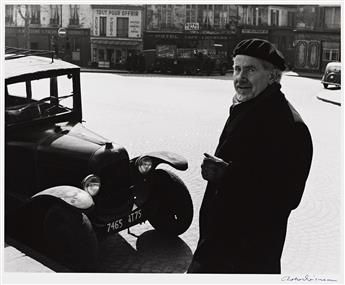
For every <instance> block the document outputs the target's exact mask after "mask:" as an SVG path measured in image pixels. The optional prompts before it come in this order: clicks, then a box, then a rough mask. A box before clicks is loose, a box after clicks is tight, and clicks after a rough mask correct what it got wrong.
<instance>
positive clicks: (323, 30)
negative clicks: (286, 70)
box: [294, 5, 341, 71]
mask: <svg viewBox="0 0 345 285" xmlns="http://www.w3.org/2000/svg"><path fill="white" fill-rule="evenodd" d="M340 15H341V12H340V6H329V5H327V6H322V5H317V6H316V5H315V6H298V7H297V16H296V17H297V22H296V29H295V30H294V34H295V65H294V67H295V69H296V70H312V71H324V69H325V67H326V65H327V63H328V62H330V61H340V58H341V53H340V51H341V49H340V42H341V41H340V22H341V21H340Z"/></svg>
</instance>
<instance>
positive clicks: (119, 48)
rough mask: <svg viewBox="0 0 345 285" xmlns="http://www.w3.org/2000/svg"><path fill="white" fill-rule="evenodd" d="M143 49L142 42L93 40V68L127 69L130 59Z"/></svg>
mask: <svg viewBox="0 0 345 285" xmlns="http://www.w3.org/2000/svg"><path fill="white" fill-rule="evenodd" d="M141 49H142V40H141V39H139V40H119V39H109V38H107V39H99V38H91V50H92V66H93V67H97V68H119V69H127V65H128V61H129V59H130V58H131V57H132V56H133V55H134V54H137V53H138V52H139V51H141Z"/></svg>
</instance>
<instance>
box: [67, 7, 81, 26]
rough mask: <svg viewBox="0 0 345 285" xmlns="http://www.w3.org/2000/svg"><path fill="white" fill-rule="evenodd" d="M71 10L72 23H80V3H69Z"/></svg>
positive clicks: (70, 21)
mask: <svg viewBox="0 0 345 285" xmlns="http://www.w3.org/2000/svg"><path fill="white" fill-rule="evenodd" d="M69 10H70V18H69V24H70V25H79V5H69Z"/></svg>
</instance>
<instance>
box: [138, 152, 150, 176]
mask: <svg viewBox="0 0 345 285" xmlns="http://www.w3.org/2000/svg"><path fill="white" fill-rule="evenodd" d="M136 164H137V166H138V170H139V172H140V173H141V174H143V175H146V174H147V173H149V172H150V170H151V168H152V165H153V163H152V159H151V158H150V157H148V156H143V157H140V158H138V160H137V161H136Z"/></svg>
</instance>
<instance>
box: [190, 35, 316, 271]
mask: <svg viewBox="0 0 345 285" xmlns="http://www.w3.org/2000/svg"><path fill="white" fill-rule="evenodd" d="M233 58H234V74H233V79H234V87H235V90H236V94H235V96H234V98H233V105H232V106H231V108H230V116H229V118H228V120H227V122H226V124H225V127H224V129H223V132H222V134H221V136H220V139H219V144H218V146H217V149H216V151H215V155H214V156H212V155H209V154H205V157H204V160H203V164H202V166H201V169H202V171H201V173H202V177H203V178H204V179H205V180H207V181H208V184H207V188H206V191H205V194H204V198H203V202H202V205H201V209H200V221H199V222H200V238H199V242H198V246H197V249H196V251H195V253H194V256H193V260H192V263H191V265H190V267H189V269H188V273H242V274H243V273H266V274H268V273H269V274H279V273H280V271H281V269H280V258H281V254H282V250H283V246H284V241H285V235H286V228H287V222H288V217H289V214H290V212H291V210H293V209H295V208H296V207H297V206H298V204H299V203H300V200H301V198H302V194H303V191H304V187H305V182H306V179H307V177H308V174H309V170H310V165H311V160H312V152H313V147H312V140H311V136H310V133H309V130H308V128H307V126H306V125H305V124H304V122H303V121H302V119H301V117H300V115H299V114H298V113H297V111H296V110H295V109H294V108H293V107H292V106H291V104H290V103H289V102H288V101H287V100H286V98H285V96H284V94H283V93H282V92H281V90H280V89H281V85H280V79H281V75H282V71H283V70H284V69H285V61H284V58H283V56H282V55H281V53H280V52H279V51H278V50H277V49H276V48H275V47H274V46H273V45H272V44H271V43H269V42H268V41H265V40H261V39H249V40H244V41H242V42H240V43H239V44H238V45H237V46H236V47H235V49H234V51H233Z"/></svg>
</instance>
